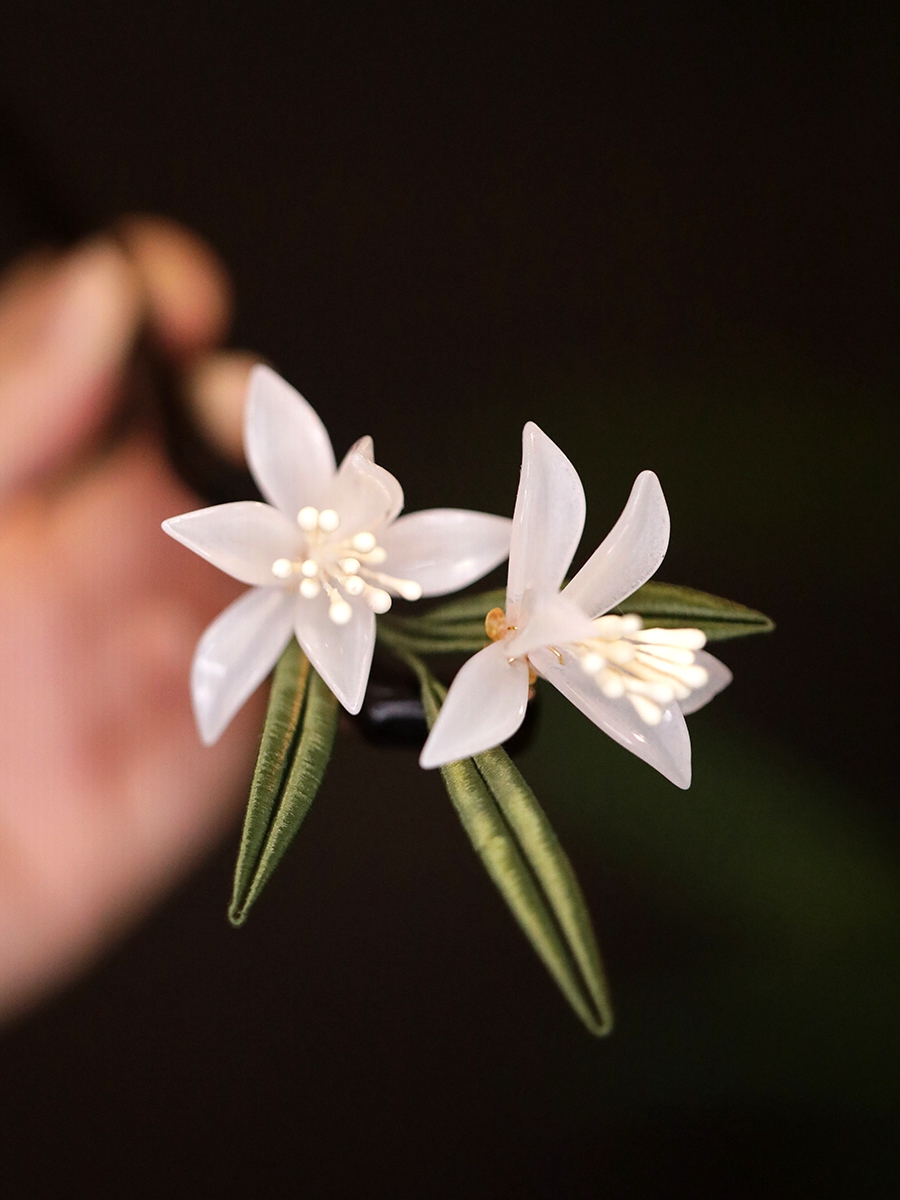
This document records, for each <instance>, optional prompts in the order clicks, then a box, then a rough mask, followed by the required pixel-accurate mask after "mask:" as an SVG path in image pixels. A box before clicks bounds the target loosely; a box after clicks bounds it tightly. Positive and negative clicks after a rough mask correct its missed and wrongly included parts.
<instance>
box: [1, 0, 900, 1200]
mask: <svg viewBox="0 0 900 1200" xmlns="http://www.w3.org/2000/svg"><path fill="white" fill-rule="evenodd" d="M897 26H898V15H897V9H896V6H894V5H887V4H885V5H878V4H869V5H865V6H858V5H849V4H848V5H846V6H841V5H836V4H833V5H830V6H828V7H823V6H821V5H813V4H809V5H804V4H792V5H790V6H785V5H780V6H779V5H766V4H756V5H752V6H751V5H747V6H739V5H734V6H725V5H699V4H697V5H695V4H685V5H666V4H661V3H656V4H652V3H647V4H641V3H633V4H629V5H617V6H610V5H605V4H596V5H584V6H581V7H574V8H569V9H567V8H564V7H561V6H558V5H554V6H550V5H538V4H527V3H519V4H515V5H512V4H511V5H508V6H501V5H494V4H483V5H441V4H435V3H432V4H429V5H428V6H427V7H426V6H423V5H411V4H410V5H404V4H394V5H374V4H367V3H362V2H361V3H358V4H354V5H328V6H324V5H323V6H313V7H311V6H306V5H303V4H298V3H291V4H288V3H284V4H276V3H262V4H258V5H256V6H253V7H252V8H251V7H250V6H249V5H246V4H245V5H238V4H235V3H222V2H220V3H215V4H213V3H211V2H209V3H205V4H204V3H200V2H199V0H180V2H179V3H174V2H172V0H161V2H157V3H155V4H154V5H153V6H152V10H151V9H150V8H148V7H146V6H138V5H135V4H131V5H123V4H122V3H121V2H119V3H115V4H114V3H112V2H106V3H101V2H99V0H88V2H86V3H81V4H78V5H70V6H62V5H58V4H51V5H37V6H35V5H25V4H23V3H18V2H17V0H8V2H7V4H6V5H5V6H4V9H3V14H2V18H0V38H2V44H0V71H2V92H3V96H4V100H5V103H6V104H7V107H8V108H9V109H10V110H11V111H12V112H13V113H14V114H15V116H16V118H17V120H18V121H19V122H20V123H21V125H22V127H23V128H25V129H26V130H27V131H28V133H29V137H30V138H31V139H32V140H33V142H34V144H35V145H37V146H39V147H40V153H41V155H42V156H43V158H44V160H45V161H46V162H47V163H48V164H51V165H52V169H53V170H54V172H55V173H56V176H57V178H58V179H59V180H61V181H62V182H63V184H64V186H65V188H66V189H67V191H68V194H69V195H70V196H71V197H72V200H73V203H76V204H77V205H78V206H79V207H81V208H82V209H83V210H84V211H86V212H88V213H89V214H91V218H92V219H93V220H95V221H101V220H103V219H105V218H107V217H110V216H113V215H115V214H117V213H119V212H122V211H127V210H133V209H140V210H145V211H160V212H164V213H167V214H170V215H172V216H175V217H177V218H179V219H181V220H183V221H185V222H187V223H188V224H190V225H193V226H194V227H196V228H197V229H198V230H200V231H201V232H203V233H204V234H206V235H207V236H208V237H209V238H210V239H211V240H212V241H213V242H214V243H215V244H216V245H217V246H218V248H219V249H220V250H221V252H222V253H223V254H224V256H225V258H226V260H227V262H228V263H229V265H230V267H231V269H232V271H233V273H234V278H235V281H236V286H237V293H238V298H239V311H238V317H237V326H236V330H235V341H236V343H237V344H240V345H246V346H250V347H253V348H254V349H256V350H259V351H260V352H262V353H264V354H266V355H267V356H269V357H270V358H271V359H272V361H273V362H275V363H276V364H277V365H278V367H279V368H280V369H281V370H282V372H283V373H284V374H285V375H286V376H287V377H288V378H289V379H291V381H292V382H294V383H295V384H296V385H297V386H298V387H300V388H301V390H302V391H303V392H304V394H305V395H306V396H307V397H308V398H309V399H310V400H311V401H312V403H313V404H314V405H315V406H316V408H317V409H318V411H319V412H320V414H321V415H322V416H323V418H324V420H325V422H326V425H327V426H328V427H329V429H330V431H331V433H332V437H333V439H334V442H335V446H336V449H337V450H338V452H339V453H341V452H343V450H344V449H345V447H346V446H347V445H348V444H349V443H350V442H351V441H352V440H353V439H355V438H356V437H358V436H359V435H360V434H361V433H363V432H371V433H372V434H373V435H374V436H375V440H376V444H377V448H378V451H379V459H380V461H382V462H383V463H384V464H385V465H386V466H387V467H389V468H390V469H391V470H392V471H394V472H395V473H396V474H397V475H398V477H399V478H400V480H401V481H402V483H403V485H404V487H405V490H406V495H407V504H408V507H409V508H410V509H416V508H422V507H429V506H432V505H461V506H465V507H472V508H483V509H485V510H488V511H498V512H510V511H511V508H512V503H513V499H514V493H515V483H516V476H517V470H518V462H519V454H520V442H519V431H520V428H521V425H522V423H523V422H524V421H525V420H526V419H533V420H536V421H537V422H538V423H539V424H540V425H541V426H542V427H543V428H544V429H545V430H546V431H547V432H548V433H549V434H550V435H551V436H552V437H553V438H554V439H555V440H556V441H557V442H558V443H559V444H560V445H561V446H562V447H563V449H564V450H566V452H567V453H568V454H569V456H570V457H571V458H572V460H573V461H574V463H575V465H576V467H577V468H578V469H579V471H580V472H581V474H582V478H583V480H584V482H585V488H586V492H587V496H588V525H587V530H586V533H585V541H584V543H583V548H582V552H581V553H582V555H583V554H584V553H585V552H587V551H589V550H590V549H592V548H593V546H594V545H595V544H596V543H597V541H598V540H599V539H600V537H601V536H602V535H603V533H604V532H605V531H606V530H607V529H608V528H609V526H610V524H611V523H612V521H613V520H614V518H615V516H616V515H617V514H618V512H619V510H620V509H621V507H622V505H623V503H624V501H625V499H626V496H627V492H628V488H629V486H630V483H631V481H632V479H633V477H634V476H635V474H636V473H637V471H638V470H640V469H642V468H645V467H651V468H653V469H655V470H656V471H657V472H658V474H659V475H660V477H661V479H662V482H663V485H664V488H665V490H666V495H667V498H668V501H669V505H670V508H671V510H672V514H673V537H672V545H671V550H670V553H669V556H668V558H667V561H666V563H665V564H664V568H663V570H662V572H661V576H662V577H663V578H665V579H668V580H671V581H673V582H681V583H688V584H691V585H694V586H697V587H702V588H706V589H708V590H710V591H714V592H719V593H721V594H724V595H727V596H731V597H733V598H735V599H738V600H742V601H744V602H745V603H748V604H751V605H753V606H755V607H758V608H761V609H763V610H765V611H766V612H769V613H770V614H771V615H772V616H773V617H774V618H775V619H776V621H777V622H778V631H777V633H776V634H775V635H774V636H773V637H771V638H768V639H760V640H749V641H747V642H746V643H733V644H730V645H727V646H725V647H723V649H722V652H721V655H722V657H723V658H724V659H725V661H727V662H728V663H729V664H730V665H731V666H732V667H733V669H734V671H735V676H736V680H735V683H734V685H733V687H732V688H731V689H729V691H728V692H727V693H726V694H725V695H724V696H722V697H720V698H719V700H717V701H716V703H715V704H714V705H713V706H712V707H711V709H709V710H706V711H704V712H703V713H702V714H699V715H698V716H697V717H695V718H692V721H691V728H692V735H693V742H694V756H695V784H694V786H693V787H692V789H691V791H690V792H688V793H685V794H682V793H677V792H676V791H675V790H674V789H672V788H671V787H670V786H669V785H667V784H666V783H665V781H664V780H662V779H661V778H658V777H656V776H655V775H653V773H652V772H650V771H649V769H648V768H646V767H644V766H643V765H642V764H640V763H637V762H636V761H632V760H631V759H630V758H629V756H627V755H626V754H625V753H624V752H622V751H620V750H619V749H618V748H617V747H615V746H613V745H612V744H611V743H608V742H607V741H606V739H603V738H602V736H601V735H599V734H598V733H596V731H594V730H593V729H592V727H590V726H589V725H587V723H586V722H584V721H583V720H582V719H581V718H580V717H578V716H577V715H576V714H575V713H573V712H571V711H567V710H565V709H564V707H563V706H562V705H560V704H558V703H557V702H556V699H555V697H552V696H545V697H543V711H542V713H541V722H540V729H539V733H538V737H537V740H536V743H535V745H534V746H533V747H532V748H531V749H530V750H529V751H527V752H526V753H525V754H524V755H523V756H522V758H521V760H520V761H521V765H522V769H523V771H524V772H525V774H526V776H527V777H528V778H529V780H530V782H531V783H532V784H533V786H534V787H535V789H536V791H537V792H538V794H539V796H540V797H541V798H542V800H543V802H544V804H545V807H546V808H547V810H548V812H549V814H550V816H551V818H552V820H553V821H554V824H555V825H556V828H557V831H558V833H559V835H560V837H561V840H562V841H563V843H564V845H565V846H566V847H567V849H568V850H569V852H570V854H571V856H572V858H573V860H574V862H575V865H576V867H577V869H578V872H579V875H580V878H581V880H582V882H583V884H584V887H585V891H586V893H587V895H588V899H589V902H590V905H591V908H592V911H593V912H594V915H595V920H596V923H597V927H598V931H599V933H600V937H601V941H602V943H603V947H604V951H605V956H606V959H607V965H608V969H609V974H610V978H611V983H612V987H613V991H614V996H615V999H616V1005H617V1012H618V1020H619V1024H618V1028H617V1031H616V1033H615V1034H614V1035H613V1037H612V1038H611V1039H610V1040H608V1041H605V1042H599V1043H595V1042H593V1041H592V1040H591V1039H590V1038H589V1037H588V1036H587V1035H586V1034H584V1033H583V1032H582V1030H581V1028H580V1027H579V1025H578V1023H577V1021H576V1019H575V1018H574V1017H572V1016H571V1014H570V1013H569V1011H568V1010H567V1008H566V1006H565V1004H564V1002H563V1001H562V1000H561V998H560V997H559V996H558V995H557V994H556V992H555V990H554V988H553V985H552V984H551V983H550V982H549V981H548V980H547V979H546V978H545V977H544V974H543V972H542V969H541V967H540V966H539V964H538V963H537V962H536V960H535V959H534V957H533V955H532V953H531V951H530V949H529V947H528V946H527V944H526V943H525V942H524V939H522V937H521V935H520V934H519V933H518V931H517V930H516V928H515V927H514V925H513V923H512V921H511V919H510V918H509V916H508V914H507V913H506V911H505V909H504V908H503V906H502V903H501V902H500V901H499V900H498V898H497V897H496V895H495V894H494V892H493V891H492V888H491V885H490V883H489V882H488V881H487V879H486V878H484V877H483V874H482V871H481V868H480V866H479V864H478V863H477V861H476V860H475V858H474V856H473V855H472V853H471V851H470V849H469V847H468V845H467V843H466V841H465V838H464V836H463V835H462V833H461V831H460V830H459V827H458V825H457V823H456V818H455V817H454V815H453V813H452V811H451V810H450V807H449V804H448V802H447V800H446V797H445V795H444V794H443V792H442V790H441V786H440V782H439V779H438V778H437V777H436V776H433V775H429V776H424V775H423V774H422V773H421V772H419V771H418V769H417V768H416V767H415V763H414V759H413V756H412V755H410V754H409V753H408V752H402V751H388V750H384V749H373V748H371V747H369V746H367V745H366V744H365V743H364V742H362V741H361V740H360V739H359V738H358V735H357V734H356V733H355V732H354V731H353V730H350V729H348V730H347V731H346V736H345V737H343V738H342V742H341V744H340V745H339V748H338V753H337V756H336V758H335V761H334V763H333V766H332V768H331V771H330V774H329V776H328V779H327V780H326V784H325V786H324V788H323V790H322V792H321V794H320V797H319V799H318V800H317V802H316V804H315V806H314V808H313V811H312V813H311V815H310V817H309V819H308V822H307V824H306V826H305V827H304V830H303V836H302V837H301V838H300V839H299V841H298V844H297V846H296V847H295V848H294V850H293V853H292V855H291V856H290V858H289V860H288V861H287V862H286V863H285V864H284V865H283V867H282V868H281V869H280V872H279V875H278V877H277V878H276V879H275V881H274V882H273V883H272V885H271V887H270V889H269V892H268V893H267V895H266V896H265V897H264V898H263V900H262V901H261V902H260V904H259V906H258V909H257V910H256V911H255V912H254V916H253V918H252V920H251V921H250V923H249V925H248V926H247V927H246V929H244V930H243V931H242V932H240V933H235V932H234V931H232V930H231V929H229V928H228V927H227V925H226V923H225V919H224V918H225V904H226V900H227V895H228V892H229V875H230V870H231V863H232V861H233V856H234V851H235V846H236V838H237V831H236V830H235V833H234V837H233V838H232V839H231V841H230V842H229V844H228V845H225V846H223V847H222V848H220V850H219V852H218V853H217V854H216V856H215V857H214V858H213V860H212V861H211V862H210V863H209V864H208V865H207V866H206V867H205V868H204V869H203V870H202V871H201V872H199V873H198V874H197V875H196V876H195V877H194V878H193V879H192V880H191V881H189V882H188V883H187V884H185V885H184V886H183V887H182V888H181V890H180V892H179V893H178V894H177V895H176V896H175V897H173V898H172V899H171V900H170V901H169V902H168V903H167V904H166V905H165V906H164V908H163V909H162V910H161V911H159V912H158V913H157V914H156V915H155V916H154V917H153V918H152V919H151V920H149V921H148V922H146V923H145V924H144V926H143V927H142V928H141V929H140V930H139V931H138V932H137V933H136V934H134V935H133V936H132V937H131V938H130V939H129V940H128V942H127V943H126V944H124V945H122V946H120V947H119V948H118V949H117V950H116V951H115V952H114V953H113V954H112V955H111V956H110V957H109V958H107V960H106V961H105V962H104V963H103V964H102V965H101V966H100V967H99V968H98V969H97V970H96V971H95V972H94V973H93V974H92V975H91V976H90V977H89V978H87V979H85V980H84V981H82V982H81V983H79V984H77V985H76V986H75V987H73V988H71V989H70V990H69V991H68V992H67V993H66V994H65V995H63V996H61V997H58V998H57V999H55V1000H53V1001H52V1002H50V1003H49V1004H47V1005H46V1006H45V1007H44V1008H43V1009H42V1010H41V1011H39V1012H37V1013H35V1014H33V1015H32V1016H30V1017H29V1018H27V1019H25V1020H23V1021H21V1022H20V1023H19V1024H18V1025H17V1026H16V1027H15V1028H13V1029H12V1030H11V1031H8V1032H7V1033H6V1035H5V1039H4V1040H3V1041H2V1043H0V1078H2V1080H3V1088H4V1096H5V1099H4V1104H3V1115H2V1118H0V1162H2V1175H3V1178H4V1180H5V1181H6V1183H7V1187H8V1189H9V1190H8V1194H10V1195H14V1196H23V1197H25V1196H29V1197H30V1196H36V1197H52V1196H57V1195H60V1194H62V1193H63V1191H65V1192H66V1193H67V1194H74V1195H77V1196H80V1195H102V1196H119V1195H127V1196H144V1195H147V1196H149V1195H159V1194H169V1195H173V1196H206V1195H210V1196H212V1195H219V1196H231V1195H235V1196H237V1195H242V1196H269V1195H271V1196H281V1195H285V1196H293V1195H297V1196H310V1197H319V1196H323V1197H324V1196H336V1197H344V1196H347V1197H357V1196H360V1197H363V1196H364V1197H370V1196H371V1197H381V1196H404V1197H405V1196H411V1197H418V1196H423V1197H431V1196H460V1195H466V1196H473V1197H489V1198H493V1197H506V1196H510V1197H512V1196H516V1197H520V1196H521V1197H530V1196H535V1197H557V1196H559V1197H569V1196H573V1197H581V1196H585V1197H588V1196H591V1197H592V1196H599V1195H605V1196H606V1195H608V1196H613V1195H618V1196H629V1197H631V1196H634V1197H643V1196H648V1197H655V1196H662V1195H669V1194H671V1193H673V1192H674V1193H676V1194H685V1195H700V1196H729V1197H730V1196H759V1197H780V1196H795V1195H808V1194H817V1195H820V1196H832V1195H834V1196H842V1195H846V1194H848V1193H850V1194H854V1195H859V1196H865V1197H870V1196H871V1197H882V1196H883V1197H889V1196H895V1195H897V1194H900V1170H898V1162H897V1157H896V1155H895V1152H894V1147H893V1136H892V1135H893V1133H894V1123H893V1114H894V1113H895V1112H896V1106H897V1101H898V1086H897V1066H898V1037H897V1032H896V1016H895V1013H896V1008H897V991H898V982H900V979H898V975H900V973H898V969H897V955H896V944H897V940H896V939H897V933H898V927H900V920H898V913H900V903H898V899H900V897H898V893H900V887H898V881H897V875H896V869H895V860H896V841H897V837H896V835H897V811H898V810H897V799H896V784H895V771H894V764H893V757H894V747H895V745H896V732H895V729H896V686H895V678H896V674H895V667H894V663H895V662H896V652H895V649H894V640H895V638H894V634H893V632H892V629H893V626H892V619H893V617H894V611H895V605H894V595H895V591H896V579H897V572H896V567H895V561H896V539H895V537H894V536H893V535H894V533H895V530H896V526H897V518H898V511H897V487H896V478H897V468H896V445H897V434H898V431H900V430H898V420H897V410H896V407H895V395H896V385H897V381H898V373H900V358H898V341H897V333H898V324H897V317H898V305H897V279H898V271H897V268H898V265H900V264H898V257H900V256H898V254H897V248H898V246H897V243H898V225H897V219H896V211H895V194H896V167H897V164H896V161H895V159H896V147H897V134H898V128H897V124H898V123H897V87H898V83H897V80H898V62H897V44H898V43H897V34H898V28H897ZM16 195H17V193H16V185H15V180H14V179H13V178H11V177H10V176H9V175H7V177H6V178H5V179H4V181H3V186H2V187H0V245H2V249H3V254H4V257H5V258H6V259H9V258H11V257H12V256H13V255H14V253H16V252H17V251H18V250H19V249H21V248H22V246H23V245H24V244H26V243H27V242H28V241H29V240H30V239H31V238H32V237H33V236H34V235H35V234H36V233H38V232H40V231H39V230H37V229H35V228H29V227H28V226H29V220H28V219H23V217H22V214H21V212H20V209H19V205H18V202H17V200H16ZM33 215H34V214H32V217H33ZM30 223H31V224H32V225H34V224H35V221H34V220H31V222H30Z"/></svg>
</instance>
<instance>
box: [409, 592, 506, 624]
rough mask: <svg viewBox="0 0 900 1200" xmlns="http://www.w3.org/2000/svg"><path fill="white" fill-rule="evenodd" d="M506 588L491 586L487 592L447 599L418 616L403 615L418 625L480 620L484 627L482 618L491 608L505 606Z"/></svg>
mask: <svg viewBox="0 0 900 1200" xmlns="http://www.w3.org/2000/svg"><path fill="white" fill-rule="evenodd" d="M505 606H506V589H505V588H493V589H492V590H491V591H489V592H478V593H477V594H475V595H473V596H462V597H460V598H459V599H456V600H448V601H446V602H445V603H444V604H439V605H438V606H437V608H432V609H431V611H430V612H427V613H424V614H423V615H422V616H420V617H404V618H401V620H402V621H403V622H404V623H405V622H409V621H415V622H416V623H417V624H420V625H426V624H428V625H441V626H444V625H456V624H459V623H463V624H465V623H467V622H468V623H471V622H473V621H480V622H481V625H482V628H483V627H484V618H485V617H486V616H487V614H488V613H489V612H490V611H491V609H492V608H505Z"/></svg>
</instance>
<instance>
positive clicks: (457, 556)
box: [378, 508, 512, 596]
mask: <svg viewBox="0 0 900 1200" xmlns="http://www.w3.org/2000/svg"><path fill="white" fill-rule="evenodd" d="M511 529H512V521H510V519H509V518H508V517H495V516H492V515H491V514H490V513H479V512H469V511H467V510H466V509H462V508H428V509H425V510H424V511H422V512H417V513H409V514H408V515H407V516H405V517H400V519H399V520H398V521H395V522H394V524H393V525H392V526H391V527H390V529H386V530H385V531H384V533H382V534H381V535H380V536H379V538H378V541H379V543H380V544H381V545H382V546H383V547H384V549H385V550H386V551H387V559H386V560H385V564H384V569H385V571H386V572H387V573H388V574H389V575H394V576H395V577H396V578H398V579H412V580H414V581H415V582H416V583H418V584H419V585H420V586H421V588H422V595H423V596H443V595H445V594H446V593H447V592H456V591H459V589H460V588H464V587H466V586H467V585H468V584H470V583H474V582H475V580H476V579H480V578H481V577H482V575H486V574H487V573H488V571H492V570H493V569H494V567H496V566H499V564H500V563H502V562H503V560H504V558H506V556H507V555H508V554H509V538H510V531H511Z"/></svg>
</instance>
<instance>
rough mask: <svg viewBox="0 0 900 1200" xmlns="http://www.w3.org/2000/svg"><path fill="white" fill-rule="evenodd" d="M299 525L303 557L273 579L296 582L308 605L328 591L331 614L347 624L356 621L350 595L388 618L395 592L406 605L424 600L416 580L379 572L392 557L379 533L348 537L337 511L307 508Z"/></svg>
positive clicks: (281, 561)
mask: <svg viewBox="0 0 900 1200" xmlns="http://www.w3.org/2000/svg"><path fill="white" fill-rule="evenodd" d="M297 524H298V525H299V526H300V528H301V529H302V530H303V532H304V533H305V534H306V539H305V545H304V549H303V553H302V554H301V555H300V556H299V557H298V558H295V559H290V558H277V559H276V560H275V562H273V563H272V574H273V575H274V576H275V578H276V579H280V580H283V581H284V582H285V583H287V584H295V583H296V585H297V591H298V593H299V594H300V595H301V596H302V597H303V598H304V599H305V600H314V599H315V598H316V597H317V596H318V595H319V594H320V592H324V593H325V594H326V596H327V597H328V601H329V604H328V615H329V617H330V618H331V619H332V621H334V623H335V624H336V625H346V624H347V622H348V621H349V620H350V618H351V617H352V616H353V609H352V608H351V606H350V605H349V604H348V602H347V597H349V596H362V598H363V599H364V600H365V602H366V603H367V604H368V606H369V608H371V609H372V611H373V612H376V613H386V612H387V611H388V609H389V608H390V607H391V593H392V592H393V593H394V594H395V595H398V596H402V597H403V599H404V600H418V599H419V597H420V596H421V595H422V589H421V587H420V586H419V584H417V583H415V582H414V581H413V580H412V579H395V578H394V576H392V575H386V574H384V573H383V572H382V571H378V570H376V569H375V568H376V567H379V566H380V565H381V564H382V563H383V562H384V560H385V559H386V558H387V553H386V551H385V549H384V547H383V546H379V545H378V540H377V538H376V537H375V534H374V533H370V532H368V531H367V530H363V531H361V532H359V533H354V534H353V535H352V536H351V537H342V536H341V534H340V526H341V518H340V516H339V514H338V513H336V512H335V511H334V509H333V508H323V509H321V510H320V509H317V508H314V507H313V506H312V505H309V506H307V507H306V508H301V509H300V512H299V513H298V514H297Z"/></svg>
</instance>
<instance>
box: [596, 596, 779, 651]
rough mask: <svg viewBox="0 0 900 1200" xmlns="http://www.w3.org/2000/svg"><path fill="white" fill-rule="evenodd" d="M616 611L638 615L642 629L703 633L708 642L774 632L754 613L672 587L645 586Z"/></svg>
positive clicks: (770, 623)
mask: <svg viewBox="0 0 900 1200" xmlns="http://www.w3.org/2000/svg"><path fill="white" fill-rule="evenodd" d="M619 611H620V612H623V613H637V614H638V616H640V617H643V619H644V623H645V625H648V626H656V627H657V628H661V629H678V628H690V629H702V630H703V632H704V633H705V634H706V636H707V638H708V639H709V641H711V642H722V641H725V639H726V638H736V637H747V636H748V635H749V634H752V633H769V632H771V630H773V629H774V628H775V623H774V622H773V621H771V620H770V619H769V618H768V617H767V616H765V615H764V614H763V613H761V612H756V611H755V609H752V608H745V607H744V605H743V604H738V603H736V602H735V601H734V600H724V599H723V598H722V597H721V596H711V595H710V594H709V592H698V591H696V590H695V589H694V588H687V587H679V586H678V585H677V584H674V583H655V582H653V583H645V584H644V586H643V587H640V588H638V590H637V591H636V592H634V593H633V595H631V596H629V597H628V599H627V600H623V601H622V603H621V604H620V605H619Z"/></svg>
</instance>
